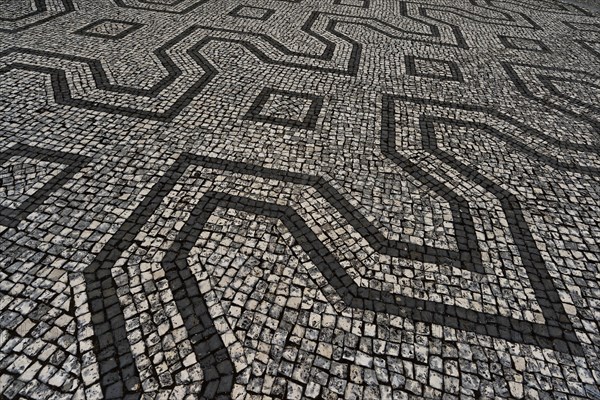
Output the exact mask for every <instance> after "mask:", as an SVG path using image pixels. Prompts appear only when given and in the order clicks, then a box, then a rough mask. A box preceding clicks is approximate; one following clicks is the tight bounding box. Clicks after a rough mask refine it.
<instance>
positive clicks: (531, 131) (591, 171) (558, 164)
mask: <svg viewBox="0 0 600 400" xmlns="http://www.w3.org/2000/svg"><path fill="white" fill-rule="evenodd" d="M394 99H395V100H396V101H401V102H406V103H415V104H421V105H428V106H438V107H444V108H450V109H455V110H464V111H471V112H477V113H485V114H488V115H490V116H493V117H495V118H498V119H499V120H501V121H504V122H506V123H508V124H510V125H512V126H515V127H516V128H519V129H520V130H521V131H523V132H524V133H527V134H528V135H530V136H533V137H535V138H537V139H540V140H542V141H544V142H545V143H547V144H549V145H552V146H556V147H558V148H561V149H567V150H575V151H578V152H582V153H587V154H597V155H600V149H598V148H596V147H593V146H589V145H585V144H579V143H573V142H568V141H565V140H560V139H556V138H554V137H552V136H550V135H547V134H545V133H543V132H542V131H539V130H537V129H535V128H532V127H530V126H528V125H526V124H524V123H523V122H521V121H519V120H517V119H515V118H513V117H511V116H509V115H506V114H503V113H501V112H500V111H498V110H496V109H494V108H488V107H485V106H480V105H470V104H459V103H453V102H447V101H442V100H432V99H424V98H418V97H410V96H394ZM435 118H436V121H438V122H443V123H446V124H448V125H455V126H464V127H472V128H476V129H481V130H483V131H484V132H486V133H488V134H490V135H492V136H494V137H496V138H498V139H500V140H502V141H503V142H505V143H507V144H508V145H510V146H512V147H513V148H514V149H515V150H517V151H520V152H522V153H524V154H527V155H528V156H531V157H532V158H533V159H534V160H536V161H540V162H543V163H544V164H547V165H549V166H551V167H553V168H556V169H559V170H564V171H571V172H577V173H581V174H586V175H600V168H598V167H595V166H583V165H579V164H573V163H568V162H564V161H560V160H558V159H556V158H555V157H551V156H548V155H545V154H543V153H540V152H539V151H537V150H535V149H533V148H531V147H530V146H529V145H528V144H527V143H526V142H524V141H522V140H519V137H518V136H512V135H508V134H506V133H504V132H502V131H500V130H498V129H495V128H493V127H491V126H490V125H488V124H485V123H481V122H474V121H469V122H464V121H460V120H458V119H450V118H439V117H435Z"/></svg>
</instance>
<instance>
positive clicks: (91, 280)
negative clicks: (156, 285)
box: [84, 95, 583, 398]
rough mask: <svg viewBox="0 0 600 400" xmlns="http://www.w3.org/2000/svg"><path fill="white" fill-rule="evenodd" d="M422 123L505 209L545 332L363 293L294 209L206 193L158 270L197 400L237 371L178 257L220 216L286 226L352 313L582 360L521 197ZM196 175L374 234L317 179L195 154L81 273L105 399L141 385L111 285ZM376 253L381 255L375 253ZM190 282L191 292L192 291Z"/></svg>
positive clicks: (390, 104) (388, 104)
mask: <svg viewBox="0 0 600 400" xmlns="http://www.w3.org/2000/svg"><path fill="white" fill-rule="evenodd" d="M395 101H396V99H395V98H394V97H393V96H387V95H386V96H384V100H383V114H382V117H383V118H382V133H381V149H382V151H383V154H384V155H385V156H386V157H387V158H389V159H390V160H391V161H392V162H394V163H396V164H397V165H399V166H400V167H401V168H402V169H404V170H406V171H409V172H411V171H412V172H411V174H413V175H414V174H416V173H421V174H425V172H424V171H417V170H416V169H415V168H414V166H413V167H411V165H410V164H407V163H406V162H404V161H403V156H402V155H400V154H399V153H398V151H397V150H395V144H394V143H395V127H394V124H395V122H394V102H395ZM423 122H424V125H423V128H424V129H425V134H424V138H425V139H424V143H425V144H427V145H428V147H429V149H430V150H431V154H432V155H434V156H436V157H438V158H440V159H441V160H443V161H444V162H445V163H447V164H448V165H450V166H452V167H453V168H455V169H456V170H458V171H459V172H461V173H463V174H465V176H468V177H470V178H471V179H474V180H475V181H477V182H478V184H479V185H480V186H482V187H484V188H485V189H487V190H488V191H489V192H490V193H492V194H494V195H495V196H496V197H497V198H498V199H499V201H500V203H501V204H502V206H503V210H504V213H505V215H506V216H507V220H508V221H509V223H510V229H511V233H512V236H513V238H514V240H515V243H516V245H517V247H518V249H519V254H520V256H521V258H522V260H523V266H524V268H525V269H526V271H527V274H528V277H529V280H530V282H531V285H532V288H533V289H534V293H535V296H536V299H537V302H538V304H539V305H540V307H541V309H542V312H543V315H544V318H545V320H546V324H538V323H532V322H529V321H524V320H517V319H514V318H511V317H504V316H500V315H496V314H489V313H485V312H477V311H473V310H470V309H466V308H463V307H460V306H455V305H446V304H442V303H437V302H434V301H428V300H422V299H416V298H412V297H408V296H404V295H399V294H393V293H389V292H386V291H382V290H378V289H373V288H368V287H359V286H358V285H357V284H356V283H355V281H354V280H353V279H352V277H351V276H350V275H348V273H347V271H346V269H345V268H344V267H343V266H342V265H341V264H340V263H339V262H338V261H337V259H336V257H335V256H334V255H333V254H331V252H330V251H329V250H328V249H327V247H326V246H325V245H324V244H323V243H321V241H320V240H319V239H318V238H317V236H316V235H315V234H314V233H313V232H312V230H311V229H310V228H309V227H308V226H307V225H306V223H305V222H304V221H303V219H302V218H301V217H300V216H299V215H298V214H297V213H296V211H295V210H294V208H293V207H291V206H287V205H286V206H283V205H278V204H273V203H266V202H264V201H259V200H255V199H250V198H246V197H240V196H232V195H229V194H226V193H220V192H208V193H205V194H204V195H203V197H202V199H200V201H199V203H198V204H197V206H196V207H195V209H194V211H192V212H191V213H190V214H191V215H192V217H190V219H189V220H188V221H186V223H185V225H184V228H182V230H181V231H180V232H179V233H178V236H177V238H176V239H175V241H174V243H173V245H172V247H171V250H169V251H168V252H167V253H166V255H165V257H164V259H163V261H162V266H163V269H164V270H165V273H166V276H167V279H168V281H169V285H170V287H171V290H172V291H173V295H174V298H175V299H176V303H177V307H178V309H179V311H180V313H181V314H182V317H184V323H185V326H186V329H187V330H188V333H189V335H190V337H192V336H193V337H194V338H196V339H197V340H196V342H195V343H193V346H194V350H195V352H196V354H197V357H198V359H199V361H200V365H201V367H202V368H203V371H204V376H205V384H204V385H203V388H202V393H201V394H200V396H201V397H204V398H215V397H219V398H220V397H223V398H226V397H227V396H228V395H229V391H230V390H231V387H232V384H233V382H232V380H233V375H232V374H233V373H232V371H233V367H232V361H231V359H230V357H229V354H228V353H227V351H226V348H225V347H224V344H223V342H222V339H221V338H220V336H219V335H218V333H217V332H216V328H215V326H214V323H213V322H212V320H211V317H210V315H209V314H208V312H207V307H206V303H205V302H204V300H203V299H202V296H201V295H200V294H199V292H198V287H197V283H195V280H194V279H189V277H190V276H191V271H190V270H189V268H188V266H187V262H186V261H185V257H184V256H182V252H184V254H185V252H186V251H189V248H191V247H193V246H194V243H195V238H196V236H197V235H199V234H200V233H201V231H202V229H203V226H204V224H205V222H206V221H207V220H208V218H209V217H210V215H211V213H212V212H213V211H214V209H215V208H216V207H217V206H221V207H226V208H235V209H238V210H243V211H246V212H250V213H254V214H260V215H264V216H267V217H272V218H277V219H279V220H281V221H282V222H283V223H284V224H285V226H286V227H287V229H288V230H289V232H290V233H291V234H292V235H293V236H294V239H295V240H296V242H297V243H298V244H299V245H300V246H301V247H302V249H303V250H304V251H305V253H306V254H307V255H308V256H309V258H310V259H311V261H312V263H313V264H314V265H315V266H316V267H317V268H318V269H319V271H320V273H321V274H322V275H323V276H324V277H325V278H326V279H327V281H328V284H329V285H331V286H332V287H333V289H334V290H335V291H336V292H337V293H338V295H339V296H340V298H341V299H342V300H343V302H344V303H346V305H348V306H349V307H352V308H357V309H364V310H371V311H374V312H382V313H388V314H391V315H399V316H402V317H406V318H411V319H413V320H415V321H420V322H424V323H435V324H439V325H442V326H448V327H453V328H456V329H461V330H465V331H471V332H476V333H478V334H482V335H489V336H492V337H497V338H502V339H505V340H507V341H512V342H518V343H524V344H533V345H537V346H540V347H542V348H548V349H554V350H556V351H559V352H566V353H571V354H573V355H583V349H582V348H581V345H580V343H579V341H578V339H577V337H576V335H575V332H574V330H573V327H572V325H571V323H570V320H569V318H568V316H567V315H566V313H565V311H564V308H563V306H562V303H561V302H560V298H559V297H558V293H557V292H556V288H554V286H553V283H552V280H551V279H550V278H549V274H548V271H547V270H546V268H545V264H544V262H543V260H542V258H541V255H540V253H539V250H538V249H537V247H536V246H535V242H534V240H533V238H532V237H531V233H530V232H529V229H528V228H527V224H526V223H525V221H524V219H523V215H522V211H521V209H520V206H519V204H518V201H517V200H516V198H515V196H513V195H512V194H510V193H509V192H508V191H506V190H505V189H503V188H501V187H499V186H498V185H497V184H495V183H494V182H492V181H490V180H489V179H488V178H486V177H484V176H482V175H480V174H479V173H478V172H477V171H476V170H474V169H473V168H471V167H468V166H466V165H464V164H462V163H460V162H459V161H458V160H456V159H455V158H454V157H453V156H451V155H449V154H446V153H444V152H443V151H442V150H440V149H437V148H436V147H435V145H434V143H435V141H432V136H431V135H432V134H434V131H432V130H431V127H430V125H429V122H428V120H427V119H426V120H424V121H423ZM427 138H428V139H427ZM190 165H195V166H202V167H205V168H210V169H214V170H223V171H230V172H236V173H242V174H248V175H252V176H256V177H261V178H267V179H272V180H277V181H280V182H286V183H291V184H297V185H305V186H311V187H313V188H314V189H316V190H317V192H319V193H320V194H321V195H322V196H323V197H324V198H326V199H327V200H328V202H329V203H330V204H331V205H332V206H334V207H335V208H336V209H337V211H338V212H339V213H340V214H341V215H342V217H343V218H344V219H345V220H346V221H347V222H348V223H349V224H350V225H352V226H354V227H355V228H356V229H357V231H358V232H359V233H360V234H361V236H363V237H365V238H367V237H368V236H370V232H371V230H372V229H373V228H374V227H373V226H372V225H370V226H369V223H368V222H365V221H366V219H365V218H364V217H362V215H361V214H360V212H359V211H358V210H357V209H356V208H354V207H353V206H352V205H351V204H350V203H349V202H348V201H347V200H345V199H344V197H343V195H341V194H340V193H339V192H337V191H336V190H335V189H334V188H333V187H332V186H331V185H330V184H329V183H328V182H327V181H326V180H325V179H323V178H321V177H318V176H312V175H306V174H301V173H294V172H290V171H283V170H275V169H271V168H265V167H261V166H258V165H252V164H247V163H244V162H233V161H226V160H221V159H216V158H212V157H207V156H197V155H193V154H189V153H184V154H182V155H180V157H179V158H178V160H177V161H176V162H175V163H174V164H173V165H172V166H171V167H170V168H169V170H168V171H167V172H166V173H165V174H164V175H163V176H162V177H161V178H160V179H159V181H158V182H157V183H156V184H155V185H154V186H153V187H152V189H151V190H150V192H149V193H148V194H147V196H146V197H145V198H144V199H143V200H142V202H141V203H140V204H139V205H138V207H137V208H136V209H135V210H134V211H133V212H132V214H131V215H130V216H129V217H128V218H127V221H125V223H124V224H123V225H122V226H121V227H120V228H119V230H118V231H117V232H116V233H115V234H114V235H113V236H112V237H111V239H110V240H109V242H108V243H107V244H106V245H105V246H104V248H103V250H101V251H100V253H99V254H98V256H97V257H96V259H95V260H94V261H93V262H92V263H91V264H90V265H89V266H88V267H87V268H86V270H85V271H84V276H85V280H86V290H87V294H88V302H89V304H90V311H91V313H92V322H93V324H94V333H95V334H94V342H95V343H94V349H95V353H96V356H97V359H98V362H99V364H100V371H101V387H102V390H103V392H104V395H105V396H113V397H114V396H116V397H121V396H123V394H128V395H130V396H133V397H138V396H139V393H136V392H133V391H132V388H133V387H136V386H137V384H138V383H139V377H138V375H137V370H136V367H135V365H134V361H133V357H132V354H131V349H130V344H129V342H128V339H127V333H126V330H125V318H124V314H123V309H122V306H121V304H120V302H119V299H118V295H117V287H118V286H117V284H116V282H115V280H114V278H113V277H112V272H111V269H112V267H113V266H114V265H115V263H116V262H117V261H118V260H119V258H120V257H121V254H122V253H123V252H124V251H125V250H126V249H127V248H129V246H130V245H131V244H132V243H133V241H134V240H135V237H136V236H137V234H138V233H139V232H140V230H141V229H142V227H143V226H144V224H145V223H146V222H147V221H148V220H149V219H150V218H151V217H152V215H153V214H154V213H155V212H156V210H157V209H158V207H159V206H160V204H161V203H162V201H163V199H164V198H165V196H167V195H168V194H169V193H170V192H171V191H172V189H173V188H174V187H175V186H176V185H177V182H178V180H179V178H180V177H181V176H182V175H183V174H184V173H185V171H186V169H187V168H188V167H189V166H190ZM375 250H376V251H378V249H377V247H375ZM429 261H431V260H429ZM184 282H191V283H188V284H187V285H186V284H185V283H184ZM220 371H221V372H223V371H225V372H228V373H229V375H228V374H222V373H221V372H220Z"/></svg>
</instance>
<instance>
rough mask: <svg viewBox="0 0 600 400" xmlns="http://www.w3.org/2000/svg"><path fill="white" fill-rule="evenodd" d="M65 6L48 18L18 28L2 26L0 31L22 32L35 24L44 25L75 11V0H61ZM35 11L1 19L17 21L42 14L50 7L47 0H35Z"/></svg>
mask: <svg viewBox="0 0 600 400" xmlns="http://www.w3.org/2000/svg"><path fill="white" fill-rule="evenodd" d="M61 2H62V4H63V6H64V11H61V12H59V13H57V14H54V15H49V16H48V17H46V18H43V19H40V20H37V21H35V22H32V23H30V24H25V25H23V26H20V27H17V28H0V32H6V33H16V32H21V31H24V30H26V29H29V28H32V27H34V26H39V25H42V24H44V23H46V22H48V21H50V20H52V19H55V18H58V17H62V16H63V15H66V14H69V13H71V12H73V11H75V6H74V5H73V1H72V0H61ZM34 5H35V8H36V10H35V11H32V12H31V13H28V14H26V15H22V16H19V17H16V18H0V21H7V22H17V21H21V20H23V19H26V18H30V17H34V16H36V15H38V14H42V13H44V12H46V11H48V8H47V6H46V0H35V2H34Z"/></svg>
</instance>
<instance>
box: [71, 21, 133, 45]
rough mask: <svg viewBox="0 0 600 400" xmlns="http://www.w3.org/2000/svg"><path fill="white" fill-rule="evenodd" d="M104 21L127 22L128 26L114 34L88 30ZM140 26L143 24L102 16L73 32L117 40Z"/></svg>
mask: <svg viewBox="0 0 600 400" xmlns="http://www.w3.org/2000/svg"><path fill="white" fill-rule="evenodd" d="M106 22H113V23H119V24H127V25H129V28H127V29H125V30H123V31H121V32H119V33H118V34H116V35H106V34H104V33H95V32H90V31H89V30H90V29H93V28H95V27H97V26H98V25H102V24H104V23H106ZM142 26H144V24H140V23H138V22H131V21H123V20H119V19H111V18H103V19H100V20H98V21H95V22H92V23H91V24H88V25H86V26H84V27H83V28H80V29H78V30H76V31H75V32H73V33H75V34H77V35H82V36H91V37H99V38H103V39H111V40H118V39H123V38H124V37H125V36H127V35H129V34H130V33H132V32H134V31H137V30H138V29H140V28H141V27H142Z"/></svg>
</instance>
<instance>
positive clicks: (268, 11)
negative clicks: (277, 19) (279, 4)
mask: <svg viewBox="0 0 600 400" xmlns="http://www.w3.org/2000/svg"><path fill="white" fill-rule="evenodd" d="M245 8H252V9H254V10H262V11H265V13H264V14H263V16H262V17H252V16H249V15H242V14H240V11H242V10H243V9H245ZM273 14H275V10H272V9H270V8H264V7H255V6H249V5H246V4H240V5H239V6H237V7H236V8H234V9H233V10H231V11H230V12H229V13H228V15H231V16H232V17H236V18H246V19H254V20H259V21H266V20H268V19H269V18H271V16H272V15H273Z"/></svg>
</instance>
